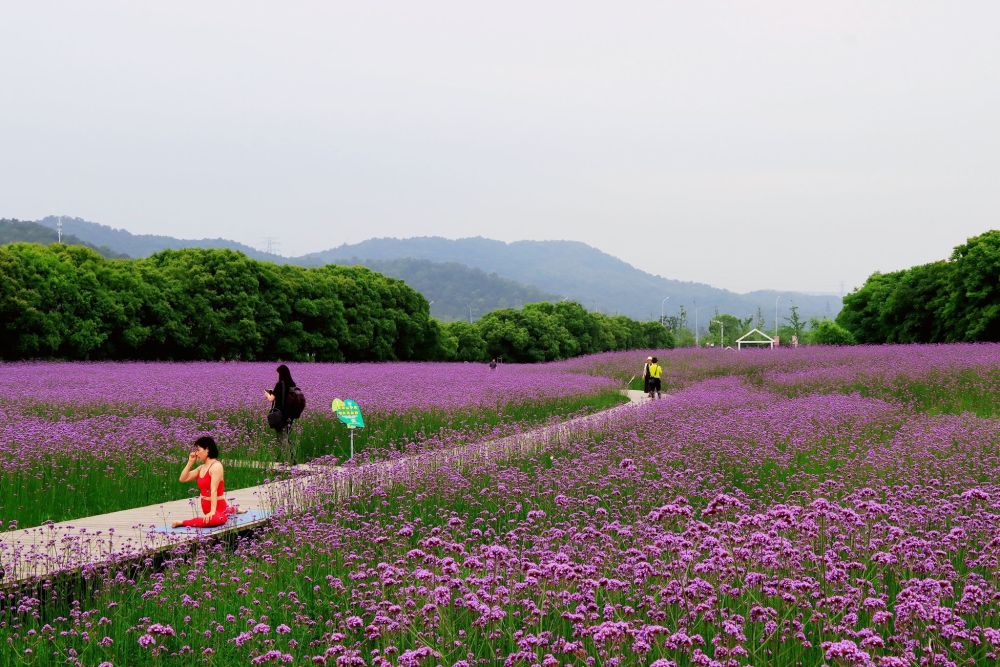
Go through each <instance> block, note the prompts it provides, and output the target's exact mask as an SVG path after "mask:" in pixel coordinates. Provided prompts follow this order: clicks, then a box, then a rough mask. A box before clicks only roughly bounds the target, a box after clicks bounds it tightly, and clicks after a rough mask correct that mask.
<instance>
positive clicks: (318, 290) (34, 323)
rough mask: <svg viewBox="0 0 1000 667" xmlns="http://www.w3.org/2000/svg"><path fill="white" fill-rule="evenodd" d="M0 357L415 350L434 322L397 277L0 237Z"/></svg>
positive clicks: (374, 354)
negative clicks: (103, 252)
mask: <svg viewBox="0 0 1000 667" xmlns="http://www.w3.org/2000/svg"><path fill="white" fill-rule="evenodd" d="M0 270H2V271H3V275H4V276H5V278H6V279H5V280H4V281H2V283H0V316H2V322H0V335H2V337H3V338H2V340H0V358H5V359H19V358H31V357H60V358H65V359H218V358H225V359H240V358H241V359H274V358H281V359H316V360H323V361H339V360H344V359H351V360H389V359H427V358H434V357H435V356H437V355H440V349H441V348H440V346H441V341H440V338H441V330H440V326H439V325H438V324H437V323H436V322H434V321H433V320H431V318H430V315H429V313H428V307H427V302H426V300H424V298H423V297H422V296H420V295H419V294H417V293H416V292H414V291H413V290H412V289H410V288H409V287H407V286H406V285H405V284H404V283H402V282H401V281H399V280H394V279H391V278H386V277H384V276H382V275H380V274H377V273H374V272H373V271H370V270H368V269H365V268H362V267H346V268H345V267H337V266H328V267H323V268H320V269H304V268H300V267H292V266H277V265H274V264H266V263H262V262H257V261H254V260H251V259H249V258H247V257H246V256H245V255H243V254H241V253H238V252H235V251H232V250H212V249H185V250H165V251H163V252H160V253H157V254H155V255H153V256H151V257H149V258H147V259H142V260H106V259H104V258H102V257H101V256H100V255H98V254H97V253H96V252H94V251H92V250H89V249H87V248H82V247H79V246H64V245H52V246H48V247H45V246H40V245H35V244H26V243H23V244H13V245H8V246H3V247H0Z"/></svg>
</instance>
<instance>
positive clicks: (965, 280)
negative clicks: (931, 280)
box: [942, 230, 1000, 341]
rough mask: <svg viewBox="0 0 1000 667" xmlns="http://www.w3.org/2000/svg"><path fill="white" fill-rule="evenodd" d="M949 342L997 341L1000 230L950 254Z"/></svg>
mask: <svg viewBox="0 0 1000 667" xmlns="http://www.w3.org/2000/svg"><path fill="white" fill-rule="evenodd" d="M951 261H952V263H953V265H954V269H953V271H952V273H951V282H950V287H951V289H950V292H949V294H948V302H947V304H944V306H943V308H942V310H943V312H944V316H945V318H946V319H947V320H948V322H949V324H950V327H951V330H950V332H949V333H950V336H949V340H968V341H986V340H989V341H996V340H1000V230H992V231H989V232H987V233H985V234H981V235H980V236H976V237H974V238H971V239H969V240H968V242H967V243H965V244H964V245H960V246H958V247H957V248H955V251H954V252H953V253H952V255H951Z"/></svg>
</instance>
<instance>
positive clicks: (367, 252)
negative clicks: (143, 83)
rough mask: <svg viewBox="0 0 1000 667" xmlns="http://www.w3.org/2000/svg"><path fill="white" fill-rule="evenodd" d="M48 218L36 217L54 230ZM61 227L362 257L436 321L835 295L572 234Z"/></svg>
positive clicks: (346, 260)
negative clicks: (667, 260)
mask: <svg viewBox="0 0 1000 667" xmlns="http://www.w3.org/2000/svg"><path fill="white" fill-rule="evenodd" d="M57 222H58V218H56V217H51V216H50V217H48V218H45V219H43V220H40V221H39V223H40V224H42V225H45V226H46V227H49V228H53V229H54V228H55V225H56V223H57ZM63 230H64V233H67V234H72V235H74V236H76V237H78V238H80V239H82V240H84V241H85V242H87V243H90V244H94V245H97V246H106V247H107V248H109V249H111V250H112V251H114V252H119V253H124V254H127V255H130V256H133V257H145V256H147V255H150V254H152V253H154V252H157V251H159V250H164V249H167V248H184V247H203V248H232V249H234V250H239V251H240V252H243V253H245V254H246V255H247V256H249V257H253V258H254V259H259V260H264V261H271V262H278V263H291V264H299V265H303V266H320V265H323V264H365V265H366V266H369V267H371V268H373V269H375V270H377V271H380V272H382V273H385V274H386V275H390V276H393V277H396V278H400V279H402V280H404V281H406V282H407V284H409V285H411V286H412V287H413V288H414V289H417V290H418V291H420V292H421V293H422V294H424V296H426V297H427V299H428V300H429V301H434V304H433V305H432V311H431V312H432V313H434V314H435V315H436V316H438V317H441V318H443V319H461V318H466V317H468V316H469V312H468V311H469V305H470V304H471V305H472V310H473V312H472V317H473V318H478V317H479V316H481V315H482V314H483V313H485V312H487V311H489V310H493V309H495V308H499V307H506V306H511V307H518V306H520V305H522V304H524V303H529V302H531V301H538V300H554V299H559V298H567V299H572V300H575V301H578V302H580V303H581V304H583V305H584V306H585V307H586V308H589V309H593V310H600V311H603V312H605V313H609V314H614V313H620V314H622V315H628V316H629V317H634V318H637V319H656V318H658V317H659V315H660V307H661V303H662V300H663V299H664V297H670V298H669V299H668V300H667V302H666V304H665V312H666V314H668V315H676V314H677V312H678V307H680V306H683V307H684V308H685V309H686V310H687V314H688V321H689V324H690V325H691V326H694V323H695V313H694V308H696V307H697V308H698V312H699V318H698V321H699V324H700V325H701V328H702V329H703V330H704V329H705V327H706V326H707V323H708V321H709V320H710V319H711V316H712V314H714V313H715V312H716V311H718V312H720V313H729V314H732V315H736V316H737V317H747V316H749V315H756V314H757V313H758V312H759V313H761V315H762V316H763V319H764V321H765V323H766V326H767V327H768V328H773V326H774V308H775V300H776V299H778V304H779V307H780V310H779V319H782V320H783V319H784V318H785V317H787V315H788V308H789V306H790V305H792V304H794V305H796V306H798V309H799V316H800V317H802V318H803V319H808V318H810V317H834V316H836V314H837V313H838V312H839V311H840V308H841V299H840V297H839V296H835V295H816V294H806V293H802V292H788V291H774V290H757V291H753V292H748V293H745V294H737V293H736V292H731V291H729V290H724V289H719V288H715V287H712V286H710V285H706V284H704V283H695V282H685V281H680V280H672V279H669V278H663V277H661V276H656V275H653V274H650V273H647V272H645V271H641V270H639V269H637V268H635V267H633V266H631V265H630V264H628V263H626V262H623V261H622V260H620V259H618V258H616V257H613V256H611V255H609V254H607V253H604V252H602V251H600V250H598V249H596V248H593V247H591V246H589V245H586V244H584V243H580V242H577V241H517V242H514V243H505V242H502V241H494V240H490V239H485V238H465V239H457V240H451V239H445V238H441V237H419V238H410V239H391V238H382V239H370V240H368V241H363V242H361V243H356V244H352V245H346V244H345V245H341V246H339V247H337V248H332V249H329V250H324V251H321V252H315V253H310V254H307V255H303V256H301V257H282V256H279V255H274V254H269V253H264V252H260V251H259V250H256V249H254V248H251V247H249V246H246V245H244V244H241V243H237V242H234V241H228V240H225V239H200V240H184V239H177V238H173V237H169V236H155V235H150V234H140V235H137V234H132V233H130V232H128V231H126V230H121V229H112V228H111V227H107V226H105V225H100V224H97V223H93V222H88V221H86V220H81V219H79V218H65V217H64V218H63Z"/></svg>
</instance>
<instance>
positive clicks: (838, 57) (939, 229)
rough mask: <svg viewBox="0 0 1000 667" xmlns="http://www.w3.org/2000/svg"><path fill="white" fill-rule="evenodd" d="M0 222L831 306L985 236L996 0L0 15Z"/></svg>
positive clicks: (992, 178)
mask: <svg viewBox="0 0 1000 667" xmlns="http://www.w3.org/2000/svg"><path fill="white" fill-rule="evenodd" d="M0 95H2V98H3V102H2V104H0V217H17V218H21V219H36V218H40V217H43V216H45V215H49V214H55V215H59V214H64V215H73V216H79V217H83V218H86V219H88V220H92V221H95V222H101V223H104V224H108V225H112V226H115V227H124V228H126V229H128V230H130V231H132V232H136V233H158V234H169V235H173V236H180V237H192V238H194V237H204V236H213V237H215V236H222V237H227V238H232V239H236V240H239V241H243V242H244V243H247V244H249V245H252V246H255V247H258V248H260V247H263V246H264V244H265V238H266V237H269V236H271V237H276V238H277V239H278V242H279V243H280V247H279V250H280V252H281V253H282V254H286V255H288V254H301V253H305V252H309V251H313V250H321V249H325V248H328V247H332V246H336V245H340V244H341V243H345V242H357V241H361V240H364V239H366V238H371V237H374V236H397V237H404V236H424V235H440V236H446V237H450V238H457V237H461V236H486V237H490V238H496V239H501V240H505V241H513V240H519V239H574V240H579V241H584V242H586V243H589V244H591V245H594V246H596V247H598V248H600V249H602V250H604V251H606V252H609V253H611V254H613V255H616V256H618V257H621V258H622V259H624V260H626V261H628V262H630V263H632V264H634V265H636V266H638V267H640V268H642V269H645V270H647V271H650V272H652V273H658V274H660V275H663V276H666V277H670V278H678V279H682V280H692V281H699V282H707V283H710V284H712V285H716V286H719V287H726V288H730V289H734V290H737V291H748V290H751V289H759V288H780V289H796V290H804V291H827V292H839V290H840V288H841V285H842V284H843V286H844V287H845V288H846V289H847V290H850V289H851V288H852V287H854V286H856V285H858V284H860V283H862V282H863V281H864V279H865V278H866V277H867V276H868V275H869V274H870V273H871V272H872V271H875V270H882V271H887V270H894V269H898V268H903V267H907V266H911V265H913V264H917V263H924V262H928V261H932V260H935V259H941V258H944V257H946V256H947V255H948V254H949V253H950V251H951V248H952V247H953V246H955V245H957V244H959V243H962V242H963V241H964V240H965V239H966V238H967V237H969V236H972V235H975V234H978V233H981V232H984V231H986V230H988V229H991V228H997V227H1000V223H998V215H997V213H998V209H1000V3H998V2H996V1H995V0H985V1H982V2H969V1H962V2H948V1H945V0H942V1H940V2H921V1H919V0H865V1H863V2H847V1H843V0H837V1H835V2H810V1H807V0H782V1H772V2H766V1H758V2H737V1H733V2H725V3H720V2H707V1H705V0H689V1H685V2H670V1H659V2H641V3H640V2H633V3H630V2H599V3H591V2H580V1H577V0H575V1H573V2H545V1H544V0H543V1H538V0H535V1H533V2H517V1H507V2H489V3H487V2H474V1H470V0H456V1H454V2H433V1H422V2H412V1H406V2H357V1H351V2H329V1H323V2H294V1H292V2H289V1H284V2H266V3H265V2H247V1H245V0H240V1H239V2H220V1H218V0H212V1H211V2H203V1H199V2H178V1H176V0H171V1H170V2H134V1H133V0H128V1H122V2H106V1H104V0H87V1H86V2H80V1H78V0H73V1H72V2H46V1H40V2H6V3H4V8H3V11H2V14H0Z"/></svg>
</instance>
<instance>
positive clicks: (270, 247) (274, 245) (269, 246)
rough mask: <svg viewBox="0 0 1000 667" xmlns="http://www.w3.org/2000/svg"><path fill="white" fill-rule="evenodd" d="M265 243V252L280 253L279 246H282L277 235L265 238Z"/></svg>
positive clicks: (270, 253) (269, 253)
mask: <svg viewBox="0 0 1000 667" xmlns="http://www.w3.org/2000/svg"><path fill="white" fill-rule="evenodd" d="M264 243H265V244H266V248H265V250H264V252H266V253H267V254H268V255H276V254H278V247H279V246H280V244H279V243H278V239H277V238H276V237H274V236H268V237H266V238H265V239H264Z"/></svg>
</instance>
